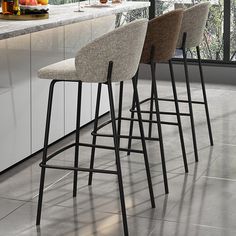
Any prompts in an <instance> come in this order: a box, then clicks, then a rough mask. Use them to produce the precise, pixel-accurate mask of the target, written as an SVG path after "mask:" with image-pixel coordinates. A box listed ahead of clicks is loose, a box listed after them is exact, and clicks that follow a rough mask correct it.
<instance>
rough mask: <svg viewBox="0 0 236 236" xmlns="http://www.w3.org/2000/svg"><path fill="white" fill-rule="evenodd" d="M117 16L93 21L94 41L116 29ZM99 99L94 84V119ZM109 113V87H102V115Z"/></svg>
mask: <svg viewBox="0 0 236 236" xmlns="http://www.w3.org/2000/svg"><path fill="white" fill-rule="evenodd" d="M115 19H116V16H115V15H111V16H105V17H101V18H97V19H94V20H92V39H93V40H94V39H96V38H98V37H100V36H102V35H104V34H105V33H108V32H109V31H111V30H114V28H115ZM96 98H97V84H92V119H94V115H95V103H96ZM108 111H109V100H108V92H107V86H106V85H103V86H102V95H101V104H100V115H102V114H104V113H106V112H108Z"/></svg>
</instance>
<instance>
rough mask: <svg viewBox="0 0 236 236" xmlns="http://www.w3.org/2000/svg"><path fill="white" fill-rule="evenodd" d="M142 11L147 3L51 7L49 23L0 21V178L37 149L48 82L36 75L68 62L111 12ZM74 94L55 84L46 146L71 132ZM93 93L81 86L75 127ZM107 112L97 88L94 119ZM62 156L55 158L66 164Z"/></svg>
mask: <svg viewBox="0 0 236 236" xmlns="http://www.w3.org/2000/svg"><path fill="white" fill-rule="evenodd" d="M85 3H86V2H82V3H81V5H84V4H85ZM148 6H149V2H124V3H122V4H115V5H113V6H112V7H100V8H98V7H97V8H95V7H84V8H83V9H82V10H83V11H84V12H79V13H78V12H74V11H75V10H77V9H78V5H77V4H67V5H57V6H55V5H54V6H50V11H49V12H50V15H49V19H45V20H34V21H10V20H8V21H5V20H0V71H1V74H0V108H1V116H0V158H1V164H0V173H1V171H3V170H5V169H7V168H9V167H11V166H12V165H14V164H16V163H18V162H20V161H22V160H23V159H24V158H26V157H29V156H30V155H32V154H34V153H35V152H37V151H39V150H40V149H42V147H43V140H44V129H45V117H46V110H47V100H48V88H49V84H50V80H40V79H39V78H38V76H37V71H38V70H39V69H40V68H42V67H44V66H47V65H49V64H52V63H55V62H58V61H61V60H64V59H67V58H72V57H74V56H75V54H76V52H77V51H78V50H79V49H80V48H82V47H83V46H84V45H86V44H87V43H89V42H91V41H92V40H94V39H96V38H97V37H100V36H101V35H103V34H105V33H107V32H109V31H111V30H113V29H114V28H115V21H116V14H117V13H126V12H127V11H132V10H135V9H143V8H147V7H148ZM77 91H78V90H77V83H70V84H69V83H58V84H57V85H56V87H55V93H54V99H53V100H54V102H53V112H52V118H51V121H52V122H51V128H50V138H49V141H50V143H52V142H55V141H57V140H58V139H60V138H63V137H64V136H65V135H68V134H70V133H71V132H73V131H74V130H75V124H76V98H77ZM96 93H97V85H96V84H89V83H86V84H84V86H83V92H82V111H81V125H85V124H87V123H88V122H91V121H92V120H93V119H94V110H95V102H96ZM108 111H109V103H108V94H107V88H106V86H103V89H102V98H101V106H100V115H102V114H104V113H106V112H108ZM63 155H64V154H61V155H60V156H61V158H65V159H68V157H66V154H65V156H63ZM69 159H70V157H69Z"/></svg>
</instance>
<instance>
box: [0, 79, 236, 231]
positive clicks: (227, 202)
mask: <svg viewBox="0 0 236 236" xmlns="http://www.w3.org/2000/svg"><path fill="white" fill-rule="evenodd" d="M158 85H159V86H158V89H159V90H160V96H162V97H163V96H165V97H170V96H171V89H170V86H169V84H168V83H167V82H160V83H159V84H158ZM130 88H131V84H130V83H128V84H127V86H126V87H125V98H127V99H125V104H124V110H125V111H124V113H125V115H129V112H128V108H129V105H130V104H131V101H130V99H131V97H132V96H131V93H130V91H131V89H130ZM192 88H193V98H194V99H199V98H201V91H200V89H199V86H198V85H197V84H193V85H192ZM139 89H140V92H141V94H140V96H141V97H143V98H145V97H146V96H147V95H148V94H149V82H148V81H140V83H139ZM178 91H179V97H180V98H184V97H186V94H185V92H184V91H185V89H184V86H183V84H182V83H179V84H178ZM219 97H220V99H219ZM208 98H209V106H210V111H211V118H212V128H213V132H214V140H215V145H214V147H211V146H209V139H208V133H207V127H206V123H205V115H204V109H203V107H201V106H199V105H195V106H194V111H195V115H196V119H195V121H196V126H197V130H196V131H197V139H198V147H199V163H197V164H196V163H195V161H194V154H193V149H192V141H191V132H190V124H189V120H188V118H183V128H184V134H185V142H186V151H187V157H188V162H189V174H185V173H184V168H183V162H182V156H181V149H180V143H179V137H178V130H177V128H176V127H174V126H163V136H164V144H165V154H166V163H167V170H168V179H169V188H170V193H169V194H168V195H165V194H164V186H163V178H162V172H161V170H162V169H161V163H160V155H159V145H158V143H157V142H150V141H149V142H147V146H148V153H149V159H150V166H151V173H152V178H153V187H154V195H155V200H156V208H155V209H152V208H151V205H150V201H149V192H148V187H147V182H146V175H145V168H144V163H143V157H142V155H136V154H131V155H130V156H127V155H126V153H124V152H123V153H121V158H122V170H123V179H124V191H125V199H126V207H127V215H128V223H129V231H130V235H131V236H146V235H153V236H156V235H160V236H213V235H214V236H222V235H224V236H234V235H236V224H235V222H236V207H235V202H236V156H235V153H236V123H235V120H236V106H233V105H232V101H235V100H236V87H234V86H231V87H227V86H224V87H222V86H219V85H208ZM145 106H146V108H147V107H148V104H147V105H144V107H145ZM161 109H162V110H171V109H173V105H172V104H167V103H165V104H164V103H162V104H161ZM181 110H182V111H187V107H186V105H181ZM162 119H163V120H164V119H165V117H164V116H163V117H162ZM171 119H173V118H171ZM128 127H129V124H128V123H123V124H122V130H123V131H124V133H127V129H128ZM90 128H91V126H88V127H85V128H84V129H83V130H82V139H84V140H86V141H89V140H90V139H91V138H90V132H89V131H90ZM109 129H110V127H106V130H105V131H107V130H109ZM135 132H137V133H138V129H137V128H136V127H135ZM156 133H157V131H156V127H155V126H153V135H156ZM73 140H74V136H73V135H72V136H70V137H68V138H66V139H65V140H63V141H62V142H61V143H58V144H57V145H55V146H54V147H52V148H51V151H54V150H56V149H57V148H58V147H60V146H62V145H65V144H68V143H70V142H73ZM111 141H112V140H108V141H107V139H106V140H105V139H102V138H100V139H99V143H101V144H102V143H103V144H104V143H108V142H110V143H111V144H112V142H111ZM126 142H127V141H125V140H122V142H121V145H122V146H124V147H125V146H126ZM133 147H135V148H141V144H140V142H139V141H134V142H133ZM89 154H90V151H88V149H86V148H82V149H81V152H80V165H81V166H83V167H87V166H88V161H89ZM40 158H41V154H39V155H36V156H35V157H33V158H32V159H30V160H28V161H27V162H25V163H23V164H21V165H20V166H18V167H16V168H14V169H12V170H10V171H9V172H7V173H5V174H3V175H1V176H0V235H4V236H11V235H12V236H16V235H17V236H18V235H19V236H34V235H37V236H44V235H45V236H51V235H53V236H56V235H63V236H64V235H66V236H78V235H82V236H90V235H95V236H102V235H104V236H105V235H106V236H108V235H109V236H120V235H122V233H123V229H122V221H121V217H120V216H121V214H120V202H119V192H118V187H117V179H116V177H115V176H109V177H108V176H107V175H104V174H95V175H94V181H93V185H92V186H88V185H87V180H88V174H87V173H79V182H78V197H77V198H75V199H73V198H72V174H71V172H69V171H61V170H48V171H47V175H46V191H45V194H44V204H43V212H42V222H41V226H40V227H36V226H35V217H36V209H37V199H38V196H37V194H38V185H39V176H40V168H39V167H38V164H39V162H40ZM72 161H73V150H72V149H71V150H67V151H66V152H65V153H63V154H60V155H59V156H57V157H56V158H54V159H53V160H52V162H53V163H54V164H66V165H70V164H72ZM95 165H96V167H97V168H105V169H115V161H114V154H113V151H104V150H97V151H96V162H95Z"/></svg>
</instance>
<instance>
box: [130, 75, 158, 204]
mask: <svg viewBox="0 0 236 236" xmlns="http://www.w3.org/2000/svg"><path fill="white" fill-rule="evenodd" d="M132 82H133V89H134V99H135V104H136V108H137V116H138V123H139V130H140V136H141V141H142V147H143V157H144V163H145V168H146V175H147V180H148V188H149V194H150V200H151V205H152V208H155V207H156V205H155V198H154V194H153V188H152V178H151V173H150V167H149V161H148V155H147V148H146V142H145V137H144V130H143V123H142V115H141V113H140V105H139V96H138V90H137V84H136V81H135V79H134V78H133V79H132Z"/></svg>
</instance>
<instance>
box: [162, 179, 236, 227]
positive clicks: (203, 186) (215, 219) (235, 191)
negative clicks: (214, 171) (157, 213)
mask: <svg viewBox="0 0 236 236" xmlns="http://www.w3.org/2000/svg"><path fill="white" fill-rule="evenodd" d="M235 183H236V181H228V180H224V179H215V178H208V177H201V178H200V179H199V180H198V181H197V182H196V184H195V185H194V186H193V187H192V189H191V190H190V191H189V192H188V193H187V194H186V195H185V196H184V197H183V198H182V199H181V201H180V202H179V203H178V204H177V206H176V207H175V208H174V209H173V210H172V211H171V212H170V213H169V214H168V215H167V216H166V219H167V220H172V221H176V222H182V223H185V224H189V223H192V224H200V225H208V226H212V227H221V228H227V229H232V230H236V225H235V221H236V208H235V207H234V206H235V198H236V184H235Z"/></svg>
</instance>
